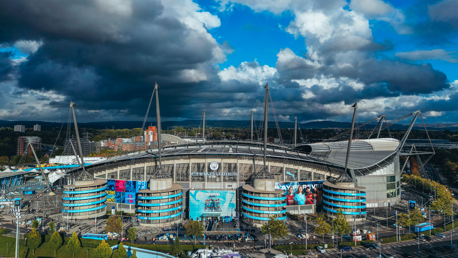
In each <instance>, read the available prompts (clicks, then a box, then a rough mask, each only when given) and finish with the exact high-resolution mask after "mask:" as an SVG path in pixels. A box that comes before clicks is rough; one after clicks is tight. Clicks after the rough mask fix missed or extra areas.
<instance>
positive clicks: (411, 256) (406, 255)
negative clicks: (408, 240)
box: [402, 253, 413, 258]
mask: <svg viewBox="0 0 458 258" xmlns="http://www.w3.org/2000/svg"><path fill="white" fill-rule="evenodd" d="M402 256H403V257H405V258H413V255H412V254H411V253H403V254H402Z"/></svg>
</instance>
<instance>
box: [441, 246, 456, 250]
mask: <svg viewBox="0 0 458 258" xmlns="http://www.w3.org/2000/svg"><path fill="white" fill-rule="evenodd" d="M442 247H443V248H444V249H445V250H449V251H453V250H454V249H455V247H454V246H453V245H444V246H442Z"/></svg>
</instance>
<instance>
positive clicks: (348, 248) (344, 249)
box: [339, 245, 351, 251]
mask: <svg viewBox="0 0 458 258" xmlns="http://www.w3.org/2000/svg"><path fill="white" fill-rule="evenodd" d="M339 249H340V250H342V251H351V246H349V245H339Z"/></svg>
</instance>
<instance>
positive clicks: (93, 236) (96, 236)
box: [81, 234, 108, 240]
mask: <svg viewBox="0 0 458 258" xmlns="http://www.w3.org/2000/svg"><path fill="white" fill-rule="evenodd" d="M81 238H84V239H94V240H104V239H105V240H108V235H107V234H84V235H83V236H82V237H81Z"/></svg>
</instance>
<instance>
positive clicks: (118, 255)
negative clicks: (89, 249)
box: [112, 243, 127, 258]
mask: <svg viewBox="0 0 458 258" xmlns="http://www.w3.org/2000/svg"><path fill="white" fill-rule="evenodd" d="M112 258H127V251H126V249H125V248H124V246H123V245H122V243H120V244H119V246H118V249H115V250H114V251H113V257H112Z"/></svg>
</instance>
